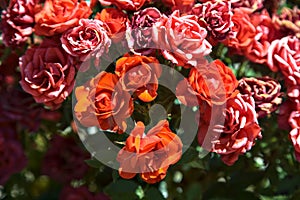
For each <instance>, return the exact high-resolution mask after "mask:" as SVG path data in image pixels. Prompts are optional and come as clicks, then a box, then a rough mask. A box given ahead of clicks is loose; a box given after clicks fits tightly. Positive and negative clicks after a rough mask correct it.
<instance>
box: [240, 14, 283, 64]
mask: <svg viewBox="0 0 300 200" xmlns="http://www.w3.org/2000/svg"><path fill="white" fill-rule="evenodd" d="M250 19H251V23H252V24H253V26H255V27H256V35H255V37H254V40H253V41H252V43H251V44H250V45H249V46H248V47H246V48H245V50H244V52H245V56H246V57H247V58H248V59H249V60H251V61H252V62H256V63H261V64H263V63H266V62H267V55H268V50H269V47H270V44H271V42H272V41H273V40H274V39H277V38H278V37H280V33H279V30H278V29H277V28H276V27H275V25H274V23H273V22H272V19H271V18H270V15H269V14H268V12H267V10H263V11H262V12H261V13H253V14H251V15H250Z"/></svg>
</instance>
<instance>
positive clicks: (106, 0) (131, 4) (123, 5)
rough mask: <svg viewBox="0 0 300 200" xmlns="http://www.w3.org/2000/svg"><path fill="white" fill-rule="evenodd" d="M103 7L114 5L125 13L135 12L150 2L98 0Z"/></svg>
mask: <svg viewBox="0 0 300 200" xmlns="http://www.w3.org/2000/svg"><path fill="white" fill-rule="evenodd" d="M99 1H100V3H101V4H102V5H103V6H110V5H115V6H117V8H119V9H121V10H126V11H137V10H139V9H140V8H141V7H142V6H143V5H144V4H145V3H147V2H148V1H150V0H99Z"/></svg>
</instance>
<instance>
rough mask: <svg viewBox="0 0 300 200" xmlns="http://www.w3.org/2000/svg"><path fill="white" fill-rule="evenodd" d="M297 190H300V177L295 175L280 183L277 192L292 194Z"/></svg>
mask: <svg viewBox="0 0 300 200" xmlns="http://www.w3.org/2000/svg"><path fill="white" fill-rule="evenodd" d="M297 189H300V175H293V176H288V177H286V178H285V179H283V180H282V181H281V182H280V183H279V185H278V189H277V192H278V193H280V194H291V193H293V192H294V191H295V190H297Z"/></svg>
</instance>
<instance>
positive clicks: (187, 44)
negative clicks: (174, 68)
mask: <svg viewBox="0 0 300 200" xmlns="http://www.w3.org/2000/svg"><path fill="white" fill-rule="evenodd" d="M206 35H207V31H206V30H205V29H204V28H203V27H201V26H200V25H199V24H198V23H197V17H196V16H195V15H185V16H180V14H179V11H178V10H176V11H174V12H173V13H172V14H171V15H170V16H169V17H166V16H164V17H162V18H161V20H160V21H159V22H156V23H155V25H154V27H153V40H154V42H155V43H156V45H157V46H158V48H159V49H161V51H162V55H163V56H164V58H165V59H167V60H170V61H171V62H172V63H174V64H177V65H181V66H184V65H185V64H190V65H192V66H196V64H197V60H198V59H201V58H203V56H206V55H208V54H209V53H210V52H211V45H210V44H209V42H208V41H207V40H205V38H206Z"/></svg>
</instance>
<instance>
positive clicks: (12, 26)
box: [1, 0, 37, 47]
mask: <svg viewBox="0 0 300 200" xmlns="http://www.w3.org/2000/svg"><path fill="white" fill-rule="evenodd" d="M36 2H37V0H11V1H10V2H9V6H8V8H7V10H4V11H3V12H2V15H1V18H2V20H1V30H2V38H3V43H4V44H5V45H6V46H11V47H15V46H20V45H23V44H24V43H25V42H26V41H27V39H28V37H29V36H30V35H31V34H32V31H33V29H32V27H33V24H34V14H35V12H34V7H35V5H36Z"/></svg>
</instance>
